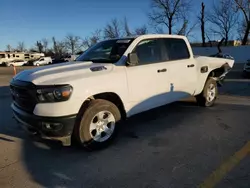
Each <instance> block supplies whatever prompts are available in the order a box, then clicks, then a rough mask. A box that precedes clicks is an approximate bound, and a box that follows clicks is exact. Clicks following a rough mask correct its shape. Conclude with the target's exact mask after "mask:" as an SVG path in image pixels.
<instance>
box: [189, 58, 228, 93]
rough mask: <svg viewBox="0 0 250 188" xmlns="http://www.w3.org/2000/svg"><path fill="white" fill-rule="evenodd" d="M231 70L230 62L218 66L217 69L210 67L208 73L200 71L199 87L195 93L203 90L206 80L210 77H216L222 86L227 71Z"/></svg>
mask: <svg viewBox="0 0 250 188" xmlns="http://www.w3.org/2000/svg"><path fill="white" fill-rule="evenodd" d="M230 70H231V67H230V66H229V64H228V63H225V64H223V65H222V66H221V67H219V68H216V69H210V70H209V71H207V72H206V73H200V76H199V79H198V80H199V82H198V84H197V88H196V90H195V94H194V95H198V94H200V93H201V92H202V90H203V88H204V86H205V84H206V81H207V80H208V79H209V78H212V79H214V80H215V81H216V82H217V84H218V86H222V84H223V81H224V79H225V77H226V75H227V73H228V72H229V71H230Z"/></svg>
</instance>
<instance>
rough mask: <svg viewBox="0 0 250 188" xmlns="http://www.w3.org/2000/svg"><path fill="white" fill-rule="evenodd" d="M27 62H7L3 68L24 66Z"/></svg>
mask: <svg viewBox="0 0 250 188" xmlns="http://www.w3.org/2000/svg"><path fill="white" fill-rule="evenodd" d="M26 63H27V61H24V60H12V61H9V62H5V63H4V64H5V66H6V67H9V66H16V67H17V66H23V65H24V64H26Z"/></svg>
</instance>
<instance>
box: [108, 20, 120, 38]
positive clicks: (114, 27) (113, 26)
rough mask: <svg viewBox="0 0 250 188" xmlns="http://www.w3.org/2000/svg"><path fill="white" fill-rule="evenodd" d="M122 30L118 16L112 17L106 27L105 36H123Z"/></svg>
mask: <svg viewBox="0 0 250 188" xmlns="http://www.w3.org/2000/svg"><path fill="white" fill-rule="evenodd" d="M121 31H122V29H121V25H120V23H119V21H118V20H117V19H116V18H115V19H112V20H111V22H110V23H108V24H107V25H106V26H105V28H104V38H107V39H112V38H119V37H120V36H122V33H121Z"/></svg>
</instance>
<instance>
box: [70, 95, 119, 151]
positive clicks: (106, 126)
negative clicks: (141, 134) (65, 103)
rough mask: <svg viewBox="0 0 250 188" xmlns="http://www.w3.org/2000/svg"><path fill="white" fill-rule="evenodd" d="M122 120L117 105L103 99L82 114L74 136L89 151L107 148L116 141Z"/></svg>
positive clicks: (92, 104) (91, 104) (96, 101)
mask: <svg viewBox="0 0 250 188" xmlns="http://www.w3.org/2000/svg"><path fill="white" fill-rule="evenodd" d="M120 120H121V114H120V111H119V109H118V108H117V106H116V105H114V104H113V103H111V102H109V101H106V100H102V99H97V100H93V101H91V102H90V104H89V106H88V107H87V109H86V111H85V112H84V113H83V114H80V121H79V123H77V124H76V126H75V128H74V133H73V136H74V138H75V139H76V140H77V141H78V143H79V144H80V145H81V146H83V147H84V148H86V149H88V150H96V149H101V148H105V147H107V146H108V145H109V144H111V143H112V141H113V140H114V138H115V136H116V134H117V129H118V123H119V121H120ZM105 122H106V123H105ZM105 130H106V131H105Z"/></svg>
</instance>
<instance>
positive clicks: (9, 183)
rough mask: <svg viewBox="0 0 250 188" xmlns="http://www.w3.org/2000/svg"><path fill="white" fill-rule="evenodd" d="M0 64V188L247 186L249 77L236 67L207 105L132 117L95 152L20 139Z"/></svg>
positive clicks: (186, 104)
mask: <svg viewBox="0 0 250 188" xmlns="http://www.w3.org/2000/svg"><path fill="white" fill-rule="evenodd" d="M2 69H3V68H0V83H2V85H0V146H1V150H0V187H3V188H5V187H74V188H75V187H83V188H85V187H86V188H87V187H104V188H105V187H114V188H118V187H119V188H122V187H124V188H125V187H126V188H127V187H129V188H133V187H135V188H140V187H147V188H151V187H152V188H158V187H159V188H160V187H164V188H166V187H171V188H172V187H173V188H175V187H180V188H182V187H222V188H224V187H237V188H238V187H250V170H249V169H250V155H249V153H250V143H249V140H250V122H249V117H248V116H249V112H250V80H247V79H242V78H241V68H239V69H237V68H235V69H234V70H233V71H232V73H231V74H230V75H229V77H228V78H227V80H226V82H225V85H224V87H223V88H221V89H220V95H219V98H218V100H217V103H216V105H215V106H214V107H212V108H202V107H198V106H197V105H196V103H195V102H194V99H192V98H190V99H187V100H184V101H180V102H176V103H173V104H170V105H166V106H163V107H160V108H157V109H154V110H151V111H148V112H145V113H142V114H139V115H136V116H134V117H132V118H130V119H129V120H128V121H126V122H125V123H124V124H123V125H122V127H121V130H120V133H119V137H118V139H117V140H116V141H115V143H114V144H113V145H111V146H110V147H109V148H106V149H104V150H101V151H96V152H87V151H85V150H81V149H80V148H78V147H74V146H73V147H62V146H61V145H60V144H57V143H55V142H51V141H42V140H40V139H36V138H33V137H30V136H28V135H27V134H26V133H25V132H24V131H23V130H22V129H21V128H20V126H19V125H18V124H17V123H16V122H15V121H14V119H13V118H12V115H11V109H10V104H11V98H10V96H9V93H8V80H10V79H11V69H10V70H9V72H10V73H9V74H7V73H6V72H5V71H3V72H4V74H1V73H2ZM3 78H4V79H3ZM6 80H7V81H6Z"/></svg>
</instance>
